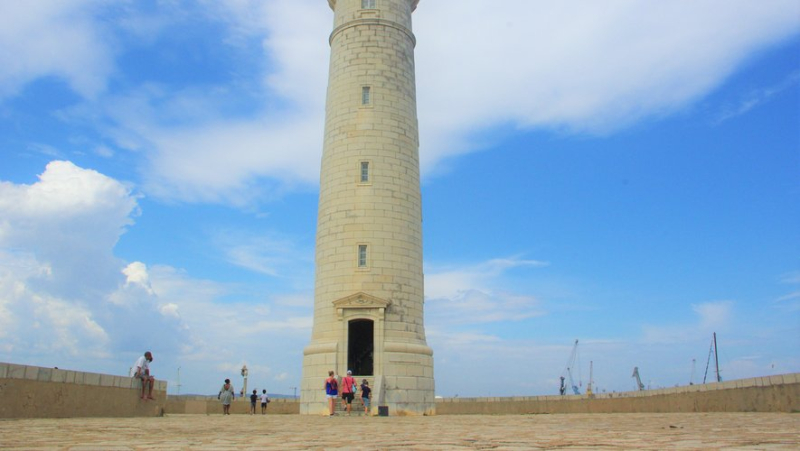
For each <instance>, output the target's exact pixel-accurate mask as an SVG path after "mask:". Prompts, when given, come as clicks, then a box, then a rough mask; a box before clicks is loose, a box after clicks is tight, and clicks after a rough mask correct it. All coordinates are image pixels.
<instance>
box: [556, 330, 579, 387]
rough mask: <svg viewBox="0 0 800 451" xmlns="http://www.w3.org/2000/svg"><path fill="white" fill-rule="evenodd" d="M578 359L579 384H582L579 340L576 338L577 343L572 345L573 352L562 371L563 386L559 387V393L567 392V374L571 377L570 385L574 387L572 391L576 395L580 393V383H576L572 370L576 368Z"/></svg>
mask: <svg viewBox="0 0 800 451" xmlns="http://www.w3.org/2000/svg"><path fill="white" fill-rule="evenodd" d="M576 360H577V361H578V366H579V367H578V371H579V374H578V379H579V381H578V384H579V385H580V384H581V382H580V358H578V340H577V339H575V345H574V346H573V347H572V353H571V354H570V355H569V360H567V366H566V368H564V371H563V372H562V373H561V388H560V389H559V393H560V394H561V395H565V394H566V393H567V387H566V386H565V385H564V380H565V377H564V375H566V376H567V377H568V378H569V386H570V388H571V389H572V392H573V393H574V394H576V395H580V394H581V391H580V389H579V388H578V385H575V380H574V379H573V377H572V370H573V369H574V368H575V361H576Z"/></svg>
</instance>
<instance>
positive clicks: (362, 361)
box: [347, 319, 375, 376]
mask: <svg viewBox="0 0 800 451" xmlns="http://www.w3.org/2000/svg"><path fill="white" fill-rule="evenodd" d="M374 324H375V323H374V322H373V321H372V320H369V319H354V320H352V321H350V322H349V323H348V328H347V369H349V370H352V371H353V374H354V375H358V376H372V375H373V374H372V371H373V358H374V354H375V339H374V337H375V334H374Z"/></svg>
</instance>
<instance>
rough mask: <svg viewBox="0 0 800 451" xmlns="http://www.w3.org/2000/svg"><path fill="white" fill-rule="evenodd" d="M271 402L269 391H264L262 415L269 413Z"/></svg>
mask: <svg viewBox="0 0 800 451" xmlns="http://www.w3.org/2000/svg"><path fill="white" fill-rule="evenodd" d="M268 402H269V396H267V391H266V390H263V392H262V393H261V415H264V414H266V413H267V403H268Z"/></svg>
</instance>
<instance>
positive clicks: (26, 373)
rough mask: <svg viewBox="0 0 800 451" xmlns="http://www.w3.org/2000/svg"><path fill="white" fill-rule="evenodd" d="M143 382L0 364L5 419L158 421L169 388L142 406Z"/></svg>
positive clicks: (157, 387)
mask: <svg viewBox="0 0 800 451" xmlns="http://www.w3.org/2000/svg"><path fill="white" fill-rule="evenodd" d="M140 395H141V385H140V381H139V380H137V379H134V378H131V377H127V376H115V375H110V374H98V373H86V372H82V371H70V370H63V369H57V368H42V367H38V366H28V365H16V364H13V363H2V362H0V418H75V417H155V416H161V415H163V413H164V406H165V405H166V401H167V382H166V381H159V380H156V382H155V384H154V386H153V397H154V398H155V400H150V401H142V400H141V399H140V398H139V396H140Z"/></svg>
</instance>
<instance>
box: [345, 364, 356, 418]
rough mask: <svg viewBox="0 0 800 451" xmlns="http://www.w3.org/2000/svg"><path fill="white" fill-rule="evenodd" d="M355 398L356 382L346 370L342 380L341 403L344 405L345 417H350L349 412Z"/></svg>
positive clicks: (351, 373) (350, 372)
mask: <svg viewBox="0 0 800 451" xmlns="http://www.w3.org/2000/svg"><path fill="white" fill-rule="evenodd" d="M355 396H356V380H355V378H353V372H352V371H350V370H347V376H345V377H343V378H342V402H344V403H345V409H346V410H347V416H350V411H351V410H352V408H353V399H354V398H355Z"/></svg>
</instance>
